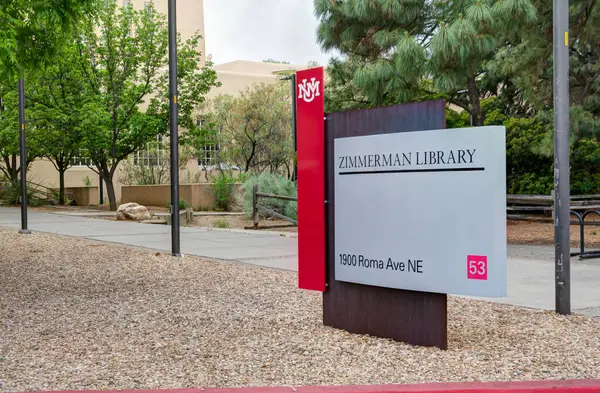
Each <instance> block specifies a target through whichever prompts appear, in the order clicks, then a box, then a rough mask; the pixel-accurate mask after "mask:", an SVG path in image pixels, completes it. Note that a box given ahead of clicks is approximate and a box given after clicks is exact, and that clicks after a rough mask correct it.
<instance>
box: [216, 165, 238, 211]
mask: <svg viewBox="0 0 600 393" xmlns="http://www.w3.org/2000/svg"><path fill="white" fill-rule="evenodd" d="M236 180H237V179H236V178H235V177H233V176H230V175H226V174H220V175H218V176H216V177H215V178H213V180H212V189H213V193H214V194H215V210H217V211H226V210H227V208H228V207H229V203H230V202H231V196H232V193H233V185H234V184H235V182H236Z"/></svg>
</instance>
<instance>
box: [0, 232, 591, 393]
mask: <svg viewBox="0 0 600 393" xmlns="http://www.w3.org/2000/svg"><path fill="white" fill-rule="evenodd" d="M0 239H1V241H0V280H1V281H0V282H1V285H2V296H1V298H0V380H2V387H1V388H0V390H4V391H33V390H59V389H154V388H175V387H237V386H265V385H331V384H336V385H337V384H379V383H415V382H426V381H428V382H429V381H474V380H516V379H520V380H524V379H527V380H530V379H561V378H573V379H574V378H598V377H600V340H599V339H598V332H600V320H593V319H589V318H586V317H581V316H571V317H562V316H557V315H554V314H553V313H551V312H544V311H535V310H528V309H522V308H515V307H510V306H504V305H498V304H492V303H487V302H479V301H472V300H465V299H459V298H450V300H449V344H450V349H449V350H448V351H440V350H437V349H433V348H418V347H411V346H409V345H406V344H401V343H396V342H392V341H389V340H383V339H377V338H373V337H368V336H356V335H350V334H348V333H345V332H343V331H340V330H335V329H331V328H327V327H324V326H323V325H322V323H321V297H320V295H318V294H314V293H309V292H304V291H300V290H297V289H296V275H295V274H294V273H291V272H285V271H278V270H269V269H266V268H259V267H255V266H245V265H239V264H233V263H224V262H212V261H206V260H201V259H198V258H192V257H186V258H184V259H176V258H172V257H170V256H167V255H159V254H152V253H148V252H144V251H139V250H134V249H129V248H123V247H116V246H113V245H107V244H99V243H92V242H89V241H84V240H78V239H73V238H67V237H58V236H54V235H48V234H33V235H30V236H23V235H18V234H16V233H15V231H13V230H10V231H7V230H2V229H0Z"/></svg>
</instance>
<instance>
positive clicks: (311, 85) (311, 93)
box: [298, 78, 321, 102]
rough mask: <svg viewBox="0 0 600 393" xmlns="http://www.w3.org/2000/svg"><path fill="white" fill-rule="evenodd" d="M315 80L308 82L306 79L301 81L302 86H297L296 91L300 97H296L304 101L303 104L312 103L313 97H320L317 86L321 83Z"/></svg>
mask: <svg viewBox="0 0 600 393" xmlns="http://www.w3.org/2000/svg"><path fill="white" fill-rule="evenodd" d="M316 79H317V78H311V79H310V82H308V80H307V79H303V80H302V84H299V85H298V91H299V92H300V95H298V98H299V99H302V100H304V101H305V102H312V101H313V100H314V99H315V97H319V96H321V93H320V92H319V86H320V85H321V81H317V80H316Z"/></svg>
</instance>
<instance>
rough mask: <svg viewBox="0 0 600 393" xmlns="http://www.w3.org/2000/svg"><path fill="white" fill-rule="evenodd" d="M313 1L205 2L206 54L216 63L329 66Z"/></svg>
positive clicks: (227, 0) (226, 0) (228, 0)
mask: <svg viewBox="0 0 600 393" xmlns="http://www.w3.org/2000/svg"><path fill="white" fill-rule="evenodd" d="M313 11H314V8H313V0H204V20H205V22H204V23H205V36H206V37H205V39H206V53H207V54H212V55H213V61H214V62H215V64H220V63H225V62H228V61H232V60H254V61H262V60H266V59H269V58H272V59H275V60H279V61H289V62H291V63H292V64H299V65H305V64H306V63H308V62H309V61H311V60H314V61H317V62H319V64H321V65H326V64H327V59H328V58H329V56H328V55H327V54H324V53H322V52H321V49H320V48H319V45H318V44H317V43H316V28H317V20H316V18H315V16H314V13H313Z"/></svg>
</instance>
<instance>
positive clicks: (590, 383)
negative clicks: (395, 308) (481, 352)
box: [296, 379, 600, 393]
mask: <svg viewBox="0 0 600 393" xmlns="http://www.w3.org/2000/svg"><path fill="white" fill-rule="evenodd" d="M411 392H418V393H429V392H431V393H439V392H452V393H478V392H486V393H487V392H490V393H491V392H511V393H527V392H535V393H550V392H551V393H557V392H573V393H575V392H577V393H600V380H598V379H582V380H569V381H563V380H557V381H519V382H484V383H481V382H467V383H425V384H419V385H369V386H331V387H316V386H315V387H300V388H298V389H297V390H296V393H411Z"/></svg>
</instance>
